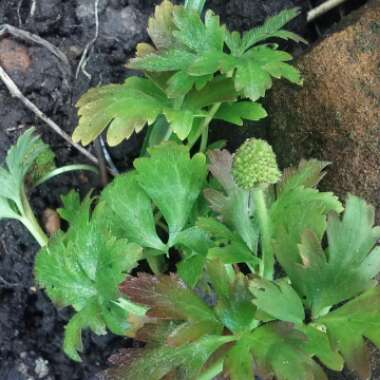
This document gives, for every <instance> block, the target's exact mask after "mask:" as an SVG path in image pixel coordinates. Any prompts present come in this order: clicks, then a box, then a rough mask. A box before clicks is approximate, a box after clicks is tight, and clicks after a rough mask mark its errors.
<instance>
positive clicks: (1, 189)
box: [0, 128, 50, 219]
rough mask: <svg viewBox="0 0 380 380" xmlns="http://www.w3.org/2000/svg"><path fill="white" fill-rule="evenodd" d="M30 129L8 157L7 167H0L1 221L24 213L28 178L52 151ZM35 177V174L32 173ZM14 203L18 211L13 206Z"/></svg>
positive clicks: (10, 150) (32, 129) (33, 130)
mask: <svg viewBox="0 0 380 380" xmlns="http://www.w3.org/2000/svg"><path fill="white" fill-rule="evenodd" d="M34 132H35V129H34V128H30V129H28V130H27V131H26V132H24V133H23V134H22V135H21V136H20V137H19V138H18V140H17V143H16V144H15V145H13V146H12V147H11V148H10V149H9V151H8V153H7V156H6V159H5V166H3V167H0V219H1V218H17V219H18V218H19V217H21V216H22V213H23V212H24V206H23V204H22V192H23V187H24V182H25V181H26V176H27V175H28V173H30V171H31V170H32V169H33V168H34V165H36V163H37V160H38V159H39V158H40V157H41V155H44V154H46V153H47V152H49V151H50V149H49V147H48V146H47V145H46V144H44V143H43V141H42V140H41V139H40V137H39V136H37V135H35V134H34ZM30 174H31V175H32V176H33V173H30ZM12 202H13V203H14V205H15V206H16V207H17V209H16V208H15V207H14V206H12Z"/></svg>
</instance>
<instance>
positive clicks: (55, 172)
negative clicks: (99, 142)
mask: <svg viewBox="0 0 380 380" xmlns="http://www.w3.org/2000/svg"><path fill="white" fill-rule="evenodd" d="M78 170H86V171H90V172H93V173H95V174H99V170H98V169H97V168H96V167H95V166H92V165H80V164H76V165H66V166H62V167H60V168H57V169H54V170H52V171H51V172H50V173H48V174H47V175H45V176H44V177H42V178H41V179H40V180H39V181H37V182H36V184H35V185H34V187H37V186H39V185H41V184H43V183H44V182H46V181H48V180H49V179H52V178H54V177H56V176H57V175H60V174H63V173H68V172H73V171H78Z"/></svg>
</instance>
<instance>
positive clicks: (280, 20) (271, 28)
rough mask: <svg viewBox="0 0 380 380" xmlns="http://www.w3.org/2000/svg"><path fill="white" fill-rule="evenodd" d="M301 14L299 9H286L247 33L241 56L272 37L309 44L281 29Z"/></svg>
mask: <svg viewBox="0 0 380 380" xmlns="http://www.w3.org/2000/svg"><path fill="white" fill-rule="evenodd" d="M299 14H300V9H299V8H291V9H285V10H283V11H281V12H280V13H279V14H277V15H275V16H272V17H270V18H268V19H267V20H266V21H265V23H264V24H263V25H261V26H258V27H256V28H253V29H252V30H250V31H248V32H245V33H244V34H243V37H242V40H241V46H240V54H243V53H244V52H245V51H246V50H247V49H249V48H250V47H252V46H253V45H255V44H257V43H258V42H261V41H263V40H266V39H268V38H272V37H277V38H283V39H290V40H294V41H296V42H299V41H302V42H304V43H307V42H306V41H305V40H304V39H303V38H301V37H299V36H297V35H296V34H294V33H292V32H288V31H285V30H281V28H283V27H284V26H285V25H286V24H288V23H289V22H290V21H291V20H293V19H294V18H295V17H297V16H298V15H299Z"/></svg>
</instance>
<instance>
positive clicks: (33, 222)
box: [20, 189, 49, 247]
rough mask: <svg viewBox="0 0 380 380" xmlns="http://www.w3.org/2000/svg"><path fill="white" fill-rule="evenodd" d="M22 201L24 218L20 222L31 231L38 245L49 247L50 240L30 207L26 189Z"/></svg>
mask: <svg viewBox="0 0 380 380" xmlns="http://www.w3.org/2000/svg"><path fill="white" fill-rule="evenodd" d="M21 199H22V206H23V210H22V216H21V218H20V221H21V222H22V223H23V224H24V226H25V227H26V228H27V229H28V230H29V232H30V233H31V234H32V235H33V237H34V238H35V239H36V240H37V242H38V244H39V245H40V246H41V247H44V246H45V245H47V243H48V241H49V238H48V237H47V236H46V234H45V232H44V231H43V230H42V228H41V226H40V225H39V223H38V221H37V219H36V217H35V215H34V213H33V210H32V208H31V206H30V203H29V201H28V198H27V196H26V193H25V189H22V190H21Z"/></svg>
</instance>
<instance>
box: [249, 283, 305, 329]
mask: <svg viewBox="0 0 380 380" xmlns="http://www.w3.org/2000/svg"><path fill="white" fill-rule="evenodd" d="M249 289H250V290H251V292H252V294H253V295H254V296H255V299H254V301H253V303H254V304H255V305H256V306H257V307H258V308H259V309H260V310H262V311H264V312H265V313H267V314H269V315H271V316H272V317H274V318H276V319H279V320H281V321H284V322H291V323H295V324H302V323H303V321H304V319H305V312H304V309H303V305H302V300H301V299H300V297H299V296H298V294H297V293H296V291H295V290H294V289H293V288H292V287H291V285H289V284H288V283H287V282H286V280H280V281H278V282H277V283H276V282H272V281H268V280H265V279H259V278H257V279H255V280H253V281H252V282H251V284H250V286H249Z"/></svg>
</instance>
